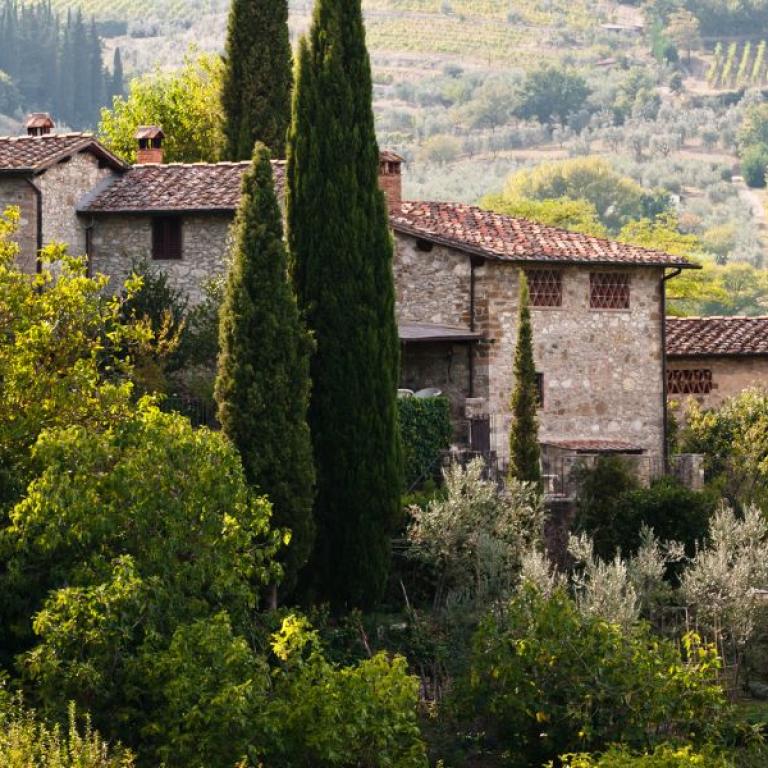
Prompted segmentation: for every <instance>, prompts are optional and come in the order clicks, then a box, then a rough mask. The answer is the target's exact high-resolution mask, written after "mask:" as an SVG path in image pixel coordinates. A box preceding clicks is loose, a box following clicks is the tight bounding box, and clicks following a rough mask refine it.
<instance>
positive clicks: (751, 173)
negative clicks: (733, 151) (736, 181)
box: [741, 144, 768, 189]
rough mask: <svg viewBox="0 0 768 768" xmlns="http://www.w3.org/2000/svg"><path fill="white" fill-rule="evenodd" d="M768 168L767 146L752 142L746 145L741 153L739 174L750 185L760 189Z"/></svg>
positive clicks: (763, 184)
mask: <svg viewBox="0 0 768 768" xmlns="http://www.w3.org/2000/svg"><path fill="white" fill-rule="evenodd" d="M766 169H768V146H766V145H765V144H754V145H752V146H751V147H747V148H746V149H745V150H744V152H743V153H742V155H741V175H742V176H743V177H744V181H746V182H747V184H748V185H749V186H750V187H756V188H760V189H762V188H763V187H764V186H765V173H766Z"/></svg>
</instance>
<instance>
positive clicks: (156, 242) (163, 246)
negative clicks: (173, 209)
mask: <svg viewBox="0 0 768 768" xmlns="http://www.w3.org/2000/svg"><path fill="white" fill-rule="evenodd" d="M181 253H182V238H181V218H180V217H178V216H163V217H159V218H156V219H153V220H152V258H153V259H180V258H181Z"/></svg>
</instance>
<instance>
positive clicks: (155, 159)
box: [134, 125, 165, 165]
mask: <svg viewBox="0 0 768 768" xmlns="http://www.w3.org/2000/svg"><path fill="white" fill-rule="evenodd" d="M134 138H135V139H136V141H138V142H139V148H138V151H137V152H136V162H137V163H138V164H139V165H147V164H150V163H153V164H158V165H159V164H161V163H162V162H163V139H164V138H165V134H164V133H163V129H162V128H161V127H160V126H159V125H141V126H139V129H138V131H136V135H135V136H134Z"/></svg>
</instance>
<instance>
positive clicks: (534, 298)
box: [525, 269, 563, 307]
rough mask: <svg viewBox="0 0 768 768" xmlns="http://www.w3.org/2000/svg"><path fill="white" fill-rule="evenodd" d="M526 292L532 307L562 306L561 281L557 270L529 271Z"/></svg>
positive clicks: (527, 272) (560, 274) (527, 271)
mask: <svg viewBox="0 0 768 768" xmlns="http://www.w3.org/2000/svg"><path fill="white" fill-rule="evenodd" d="M525 276H526V277H527V278H528V290H529V292H530V294H531V306H532V307H560V306H562V304H563V279H562V273H561V272H560V270H558V269H529V270H526V273H525Z"/></svg>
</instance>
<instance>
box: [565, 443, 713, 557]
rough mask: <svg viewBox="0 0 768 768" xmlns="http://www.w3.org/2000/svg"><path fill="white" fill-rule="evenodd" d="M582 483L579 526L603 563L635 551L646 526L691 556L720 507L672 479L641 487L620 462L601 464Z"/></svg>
mask: <svg viewBox="0 0 768 768" xmlns="http://www.w3.org/2000/svg"><path fill="white" fill-rule="evenodd" d="M581 480H582V483H581V492H580V494H579V498H578V512H577V516H576V520H575V526H576V528H577V529H578V530H580V531H585V532H586V533H589V534H590V535H591V536H592V537H593V539H594V542H595V552H596V554H597V555H598V556H599V557H601V558H602V559H603V560H610V559H612V558H613V556H614V555H615V554H616V551H617V550H621V552H623V553H624V554H625V555H629V554H632V553H634V552H636V551H637V548H638V547H639V546H640V530H641V528H642V526H643V525H646V526H648V527H649V528H653V532H654V533H655V534H656V537H657V538H658V539H660V540H661V541H668V540H673V541H680V542H682V543H683V544H685V545H686V549H687V550H688V552H689V554H691V555H692V554H693V550H694V544H695V542H696V541H697V540H700V539H702V538H703V537H704V536H705V535H706V533H707V524H708V522H709V518H710V517H711V516H712V514H713V512H714V511H715V507H716V506H717V499H716V497H715V496H713V495H712V494H710V493H702V492H697V491H692V490H690V489H688V488H686V487H685V486H684V485H683V484H682V483H681V482H680V481H679V480H677V479H675V478H673V477H662V478H660V479H659V480H656V481H655V482H653V483H652V484H651V486H650V487H649V488H640V487H637V484H636V483H635V481H634V480H633V479H632V478H631V476H629V475H628V474H625V469H624V468H623V467H622V465H621V464H620V460H619V459H617V458H616V457H613V458H608V459H602V460H600V461H598V463H597V465H596V466H595V467H594V469H592V470H589V471H584V472H583V473H582V475H581Z"/></svg>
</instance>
